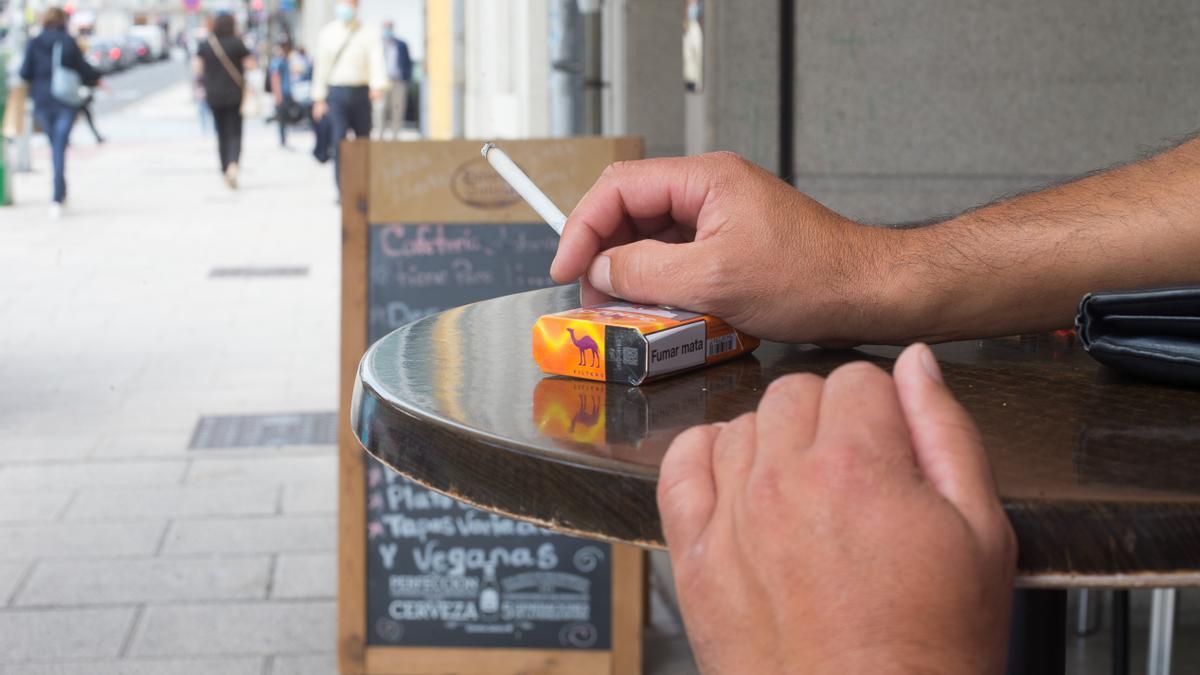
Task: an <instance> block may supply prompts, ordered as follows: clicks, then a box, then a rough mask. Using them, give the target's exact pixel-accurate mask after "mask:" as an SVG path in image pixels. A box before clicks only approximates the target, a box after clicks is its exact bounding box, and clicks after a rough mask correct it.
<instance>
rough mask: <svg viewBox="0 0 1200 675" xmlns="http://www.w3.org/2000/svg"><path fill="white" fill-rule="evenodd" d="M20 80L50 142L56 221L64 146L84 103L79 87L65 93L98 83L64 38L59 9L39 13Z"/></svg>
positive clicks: (62, 191)
mask: <svg viewBox="0 0 1200 675" xmlns="http://www.w3.org/2000/svg"><path fill="white" fill-rule="evenodd" d="M56 71H58V72H56ZM71 73H73V74H75V75H78V81H72V78H71V76H70V74H71ZM21 79H23V80H25V81H26V82H27V83H29V95H30V97H31V98H33V114H34V116H35V117H36V118H37V120H38V124H40V125H41V127H42V130H43V131H45V132H46V136H47V137H48V138H49V139H50V153H51V157H52V158H53V163H54V198H53V202H52V203H51V204H50V217H51V218H58V217H59V216H61V215H62V210H63V206H64V205H65V204H66V201H67V178H66V171H67V144H68V143H69V141H70V139H71V127H72V126H74V124H75V115H76V113H78V111H79V106H80V104H81V103H82V102H83V98H82V97H80V95H79V91H78V86H75V87H74V89H75V91H73V92H72V91H68V89H70V88H71V87H69V86H67V85H68V84H74V85H78V84H84V85H88V86H93V85H96V84H98V83H99V82H100V73H98V72H96V71H95V69H93V68H92V67H91V66H90V65H89V64H88V62H87V61H86V60H85V59H84V58H83V52H82V51H81V50H80V49H79V45H78V44H76V43H75V40H74V38H72V37H71V36H70V35H67V15H66V13H65V12H63V11H62V10H61V9H59V8H58V7H51V8H49V9H47V10H46V11H45V13H43V14H42V32H41V33H40V34H39V35H38V36H37V37H36V38H34V39H32V40H30V41H29V45H28V46H27V47H26V48H25V60H24V61H23V62H22V63H21Z"/></svg>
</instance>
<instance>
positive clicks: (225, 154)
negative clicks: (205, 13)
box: [192, 13, 256, 190]
mask: <svg viewBox="0 0 1200 675" xmlns="http://www.w3.org/2000/svg"><path fill="white" fill-rule="evenodd" d="M192 67H193V70H194V71H195V73H196V75H197V77H199V78H200V80H201V82H203V84H204V99H205V101H207V102H208V107H209V110H211V111H212V116H213V125H214V126H215V127H216V130H217V155H218V156H219V157H220V159H221V173H222V174H223V175H224V176H225V183H226V184H227V185H229V187H230V188H231V189H234V190H236V189H237V186H238V163H239V161H240V160H241V155H242V109H241V108H242V97H243V96H244V95H245V89H246V75H245V73H246V70H247V69H250V68H254V67H256V63H255V61H254V57H253V56H252V55H251V54H250V50H249V49H247V48H246V45H245V44H244V43H243V42H242V39H241V38H240V37H238V35H237V30H236V28H235V26H234V22H233V16H232V15H231V14H227V13H221V14H218V15H217V18H216V20H214V21H213V27H212V30H211V31H210V32H209V35H208V38H207V39H206V40H205V41H204V42H203V43H202V44H201V45H200V48H199V50H197V53H196V58H195V59H194V60H193V65H192Z"/></svg>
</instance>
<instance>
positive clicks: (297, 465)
mask: <svg viewBox="0 0 1200 675" xmlns="http://www.w3.org/2000/svg"><path fill="white" fill-rule="evenodd" d="M203 452H204V451H203V450H195V451H193V455H195V456H196V458H195V459H194V460H193V462H192V466H191V468H190V469H189V470H188V473H187V479H186V481H185V482H187V483H189V484H200V483H219V482H232V483H237V482H243V483H245V482H252V483H263V482H269V483H303V482H310V481H314V482H315V481H318V480H322V479H326V480H331V481H334V480H336V476H337V455H336V454H335V453H334V452H332V451H326V452H323V453H322V454H319V455H314V454H308V455H297V454H284V455H280V456H271V457H261V456H255V457H245V458H227V457H222V458H219V459H208V458H204V457H202V456H200V454H201V453H203Z"/></svg>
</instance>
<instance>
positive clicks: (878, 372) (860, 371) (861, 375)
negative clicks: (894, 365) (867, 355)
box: [829, 361, 890, 384]
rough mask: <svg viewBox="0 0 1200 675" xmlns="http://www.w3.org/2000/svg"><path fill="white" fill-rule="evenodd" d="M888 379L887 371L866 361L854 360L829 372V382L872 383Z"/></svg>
mask: <svg viewBox="0 0 1200 675" xmlns="http://www.w3.org/2000/svg"><path fill="white" fill-rule="evenodd" d="M888 379H890V377H889V376H888V374H887V373H885V372H883V370H882V369H881V368H880V367H879V366H876V365H874V364H872V363H868V362H866V361H854V362H853V363H847V364H845V365H843V366H838V367H837V369H836V370H834V371H833V372H832V373H830V374H829V381H830V382H838V383H846V382H859V383H864V384H866V383H872V382H885V381H886V380H888Z"/></svg>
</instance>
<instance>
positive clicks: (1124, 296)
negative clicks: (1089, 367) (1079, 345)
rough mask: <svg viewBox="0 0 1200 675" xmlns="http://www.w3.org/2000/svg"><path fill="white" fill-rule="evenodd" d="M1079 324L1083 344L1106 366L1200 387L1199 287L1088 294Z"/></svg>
mask: <svg viewBox="0 0 1200 675" xmlns="http://www.w3.org/2000/svg"><path fill="white" fill-rule="evenodd" d="M1075 327H1076V328H1077V329H1078V334H1079V339H1080V341H1081V342H1083V348H1084V349H1086V350H1087V352H1088V353H1089V354H1091V355H1092V357H1093V358H1095V359H1096V360H1097V361H1099V362H1100V363H1103V364H1104V365H1106V366H1111V367H1113V368H1116V369H1118V370H1121V371H1124V372H1127V373H1131V374H1134V375H1138V376H1140V377H1144V378H1147V379H1151V380H1158V381H1162V382H1171V383H1173V384H1183V385H1188V386H1200V287H1190V288H1158V289H1150V290H1142V291H1115V292H1108V293H1089V294H1087V295H1085V296H1083V300H1082V301H1080V303H1079V316H1077V317H1076V318H1075Z"/></svg>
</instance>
